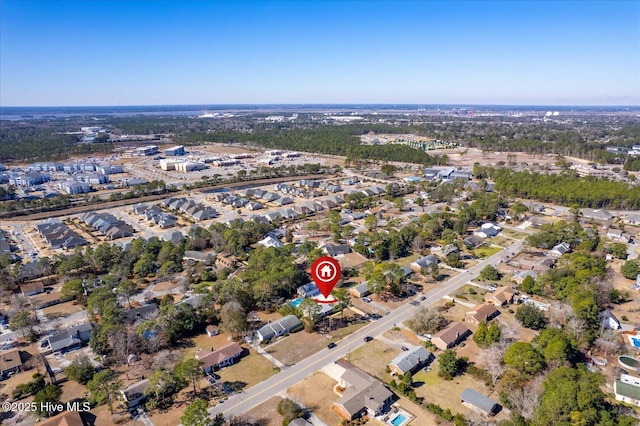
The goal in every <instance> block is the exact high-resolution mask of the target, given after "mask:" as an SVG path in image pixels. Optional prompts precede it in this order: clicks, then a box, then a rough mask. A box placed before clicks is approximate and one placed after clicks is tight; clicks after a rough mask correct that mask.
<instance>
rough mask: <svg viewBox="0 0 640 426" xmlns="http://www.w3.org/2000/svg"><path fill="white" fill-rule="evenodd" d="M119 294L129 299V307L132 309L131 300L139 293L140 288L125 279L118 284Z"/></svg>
mask: <svg viewBox="0 0 640 426" xmlns="http://www.w3.org/2000/svg"><path fill="white" fill-rule="evenodd" d="M117 289H118V293H120V294H122V295H123V296H124V297H125V298H126V299H127V305H129V307H131V301H130V300H129V298H130V297H131V296H133V295H134V294H136V293H137V292H138V286H137V285H136V284H135V283H134V282H133V281H131V280H128V279H124V280H122V281H120V284H118V287H117Z"/></svg>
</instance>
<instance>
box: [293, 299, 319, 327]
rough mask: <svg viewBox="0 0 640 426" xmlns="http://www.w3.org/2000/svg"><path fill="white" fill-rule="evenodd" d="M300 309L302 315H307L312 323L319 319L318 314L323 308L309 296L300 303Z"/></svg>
mask: <svg viewBox="0 0 640 426" xmlns="http://www.w3.org/2000/svg"><path fill="white" fill-rule="evenodd" d="M298 309H300V312H301V313H302V315H303V316H305V317H307V318H308V319H309V321H311V322H312V323H314V322H315V321H316V320H317V319H318V314H319V313H320V311H321V310H322V308H320V305H318V304H317V303H316V301H315V300H313V299H311V298H309V297H307V298H306V299H304V300H303V301H302V302H301V303H300V305H298Z"/></svg>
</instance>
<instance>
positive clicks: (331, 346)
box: [327, 342, 338, 349]
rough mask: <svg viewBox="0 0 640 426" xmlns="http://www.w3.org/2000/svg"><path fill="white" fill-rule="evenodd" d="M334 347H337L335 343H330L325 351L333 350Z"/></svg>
mask: <svg viewBox="0 0 640 426" xmlns="http://www.w3.org/2000/svg"><path fill="white" fill-rule="evenodd" d="M336 346H338V345H336V344H335V343H333V342H331V343H329V344H328V345H327V349H333V348H335V347H336Z"/></svg>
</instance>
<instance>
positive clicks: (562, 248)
mask: <svg viewBox="0 0 640 426" xmlns="http://www.w3.org/2000/svg"><path fill="white" fill-rule="evenodd" d="M570 251H571V246H570V245H569V244H567V243H560V244H558V245H556V246H554V247H553V248H552V249H551V251H550V252H549V254H550V255H551V256H554V257H560V256H562V255H563V254H565V253H569V252H570Z"/></svg>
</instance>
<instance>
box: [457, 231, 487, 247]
mask: <svg viewBox="0 0 640 426" xmlns="http://www.w3.org/2000/svg"><path fill="white" fill-rule="evenodd" d="M462 242H463V243H464V245H465V246H466V247H467V248H468V249H474V248H476V247H478V246H479V245H480V244H482V243H483V239H482V237H479V236H478V235H475V234H474V235H470V236H468V237H467V238H465V239H464V240H462Z"/></svg>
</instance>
